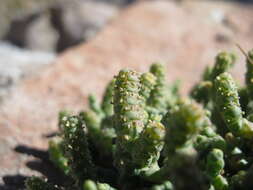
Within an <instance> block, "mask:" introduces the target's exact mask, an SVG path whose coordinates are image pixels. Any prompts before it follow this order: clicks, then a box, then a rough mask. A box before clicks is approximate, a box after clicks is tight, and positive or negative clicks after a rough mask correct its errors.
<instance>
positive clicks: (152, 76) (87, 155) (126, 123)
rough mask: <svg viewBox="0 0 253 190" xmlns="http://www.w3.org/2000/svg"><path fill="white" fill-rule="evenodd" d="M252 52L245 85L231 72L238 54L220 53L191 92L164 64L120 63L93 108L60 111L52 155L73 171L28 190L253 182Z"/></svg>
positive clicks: (170, 188) (244, 185)
mask: <svg viewBox="0 0 253 190" xmlns="http://www.w3.org/2000/svg"><path fill="white" fill-rule="evenodd" d="M251 59H253V51H250V52H249V53H248V56H247V73H246V85H244V86H240V87H238V85H237V84H236V83H235V81H234V80H233V78H232V76H231V75H230V74H229V73H228V71H229V69H230V68H231V67H232V66H233V65H234V63H235V60H236V58H235V56H234V54H232V53H226V52H221V53H219V54H218V55H217V57H216V60H215V64H214V66H213V67H207V69H206V70H205V72H204V74H203V76H202V79H201V81H200V82H198V83H197V84H196V85H195V86H194V87H193V89H192V90H191V93H190V96H189V97H182V96H180V95H179V92H178V88H179V87H178V82H175V83H173V84H171V85H168V84H167V82H166V78H165V76H166V72H165V65H162V64H157V63H155V64H153V65H152V66H151V67H150V71H149V72H147V73H143V74H141V73H138V72H135V71H133V70H128V69H125V70H121V71H120V72H119V73H118V75H117V76H115V77H114V78H113V80H112V81H111V82H110V83H109V84H108V85H107V87H106V90H105V92H104V96H103V98H102V100H101V102H99V101H98V100H97V98H96V97H95V96H94V95H90V96H89V99H88V100H89V108H90V109H89V110H86V111H82V112H80V113H79V114H78V115H72V114H70V113H68V112H66V111H65V112H61V113H60V114H59V135H58V136H57V137H54V138H53V139H52V140H51V141H50V143H49V154H50V159H51V161H52V162H53V163H54V164H55V165H56V166H57V167H58V168H59V169H61V171H62V172H63V173H64V174H65V175H66V176H67V177H68V178H69V182H68V183H66V184H63V185H62V186H56V185H55V184H53V182H46V181H45V180H44V179H42V178H38V177H32V178H29V179H28V180H27V182H26V187H27V189H28V190H40V189H41V190H42V189H45V190H51V189H52V190H59V189H66V190H67V189H73V190H116V189H118V190H183V189H186V188H189V189H200V190H237V189H245V190H246V189H251V188H253V180H251V177H252V175H253V146H252V142H253V123H252V122H253V65H252V61H251Z"/></svg>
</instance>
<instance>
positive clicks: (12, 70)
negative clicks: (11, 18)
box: [0, 42, 55, 102]
mask: <svg viewBox="0 0 253 190" xmlns="http://www.w3.org/2000/svg"><path fill="white" fill-rule="evenodd" d="M0 57H1V59H0V102H1V101H2V98H4V97H5V96H7V95H8V93H9V91H10V90H11V88H12V87H13V86H14V85H15V84H17V83H18V82H19V81H20V80H21V79H22V78H23V77H24V76H25V75H27V74H29V75H31V73H33V72H35V71H36V70H38V68H40V67H41V66H44V65H46V64H49V63H51V62H52V61H53V59H54V58H55V55H54V54H53V53H45V52H41V51H28V50H23V49H20V48H18V47H15V46H13V45H10V44H8V43H3V42H0Z"/></svg>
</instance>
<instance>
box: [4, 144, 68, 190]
mask: <svg viewBox="0 0 253 190" xmlns="http://www.w3.org/2000/svg"><path fill="white" fill-rule="evenodd" d="M14 151H16V152H18V153H21V154H26V155H29V156H33V157H35V159H34V160H32V161H28V162H27V163H26V166H27V167H28V168H30V169H31V170H33V171H37V172H39V173H40V174H41V175H42V176H43V177H45V178H47V179H48V181H49V182H51V183H53V184H56V185H63V183H64V184H65V183H66V182H68V181H69V180H68V178H67V176H66V175H64V174H63V173H62V172H61V171H60V170H59V169H58V168H56V167H55V166H54V165H53V163H52V162H51V161H50V159H49V154H48V152H47V151H43V150H39V149H35V148H32V147H28V146H25V145H18V146H16V147H15V148H14ZM28 177H29V176H24V175H6V176H4V177H3V182H4V185H0V189H1V190H14V189H15V190H16V189H24V186H25V180H26V179H27V178H28Z"/></svg>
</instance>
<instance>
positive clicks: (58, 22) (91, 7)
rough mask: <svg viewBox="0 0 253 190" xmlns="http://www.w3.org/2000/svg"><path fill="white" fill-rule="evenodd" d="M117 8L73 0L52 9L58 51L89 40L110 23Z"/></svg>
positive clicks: (100, 2) (96, 2) (90, 0)
mask: <svg viewBox="0 0 253 190" xmlns="http://www.w3.org/2000/svg"><path fill="white" fill-rule="evenodd" d="M118 10H119V7H118V6H115V5H113V4H109V3H105V2H102V1H92V0H85V1H84V0H73V1H71V2H67V3H64V4H60V5H59V6H57V7H55V8H54V9H52V11H51V14H52V24H53V26H54V27H55V28H56V29H57V30H58V32H59V37H60V38H59V41H58V48H57V49H58V50H59V51H61V50H63V49H65V48H66V47H69V46H72V45H75V44H78V43H80V42H82V41H86V40H89V39H90V38H92V37H94V36H95V34H96V33H97V32H98V31H99V30H101V29H102V28H103V26H104V25H105V24H106V23H107V22H108V21H110V20H111V19H112V18H113V17H114V16H115V15H117V13H118Z"/></svg>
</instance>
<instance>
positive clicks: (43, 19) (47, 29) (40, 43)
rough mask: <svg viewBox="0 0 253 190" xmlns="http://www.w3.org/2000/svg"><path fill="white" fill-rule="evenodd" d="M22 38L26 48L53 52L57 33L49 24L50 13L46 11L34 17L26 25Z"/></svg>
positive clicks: (57, 36)
mask: <svg viewBox="0 0 253 190" xmlns="http://www.w3.org/2000/svg"><path fill="white" fill-rule="evenodd" d="M24 38H25V39H24V40H25V42H24V44H25V47H26V48H28V49H32V50H39V51H48V52H54V51H55V49H56V44H57V41H58V38H59V35H58V32H57V31H56V30H55V29H54V28H53V27H52V25H51V22H50V14H49V13H48V12H47V13H44V14H42V15H41V16H39V17H38V18H36V19H34V20H33V21H32V22H31V23H30V25H29V26H28V27H27V30H26V33H25V36H24Z"/></svg>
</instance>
